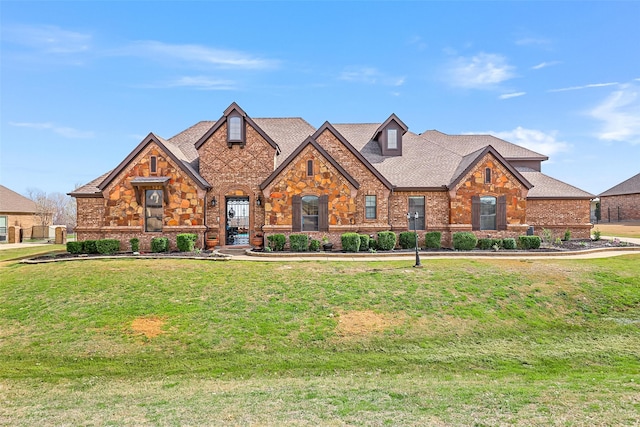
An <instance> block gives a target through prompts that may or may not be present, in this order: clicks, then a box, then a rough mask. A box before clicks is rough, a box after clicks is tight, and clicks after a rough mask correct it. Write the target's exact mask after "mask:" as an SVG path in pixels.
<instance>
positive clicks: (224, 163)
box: [198, 123, 276, 241]
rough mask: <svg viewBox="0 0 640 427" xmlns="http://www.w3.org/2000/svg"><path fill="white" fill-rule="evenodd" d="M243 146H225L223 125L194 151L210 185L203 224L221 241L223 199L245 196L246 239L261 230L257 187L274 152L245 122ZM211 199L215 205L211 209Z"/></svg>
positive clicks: (262, 220)
mask: <svg viewBox="0 0 640 427" xmlns="http://www.w3.org/2000/svg"><path fill="white" fill-rule="evenodd" d="M245 135H246V144H245V146H244V147H243V148H241V147H240V146H239V145H233V146H231V147H228V146H227V124H226V123H224V124H223V125H222V126H220V128H218V129H217V130H216V132H215V133H214V134H213V135H211V137H210V138H209V139H208V140H207V141H206V142H205V143H204V144H202V146H201V147H200V148H199V149H198V155H199V156H200V175H201V176H202V177H203V178H204V179H205V180H207V182H208V183H210V184H211V186H212V187H211V189H210V190H209V192H208V193H207V204H208V206H207V209H206V225H207V228H208V230H209V233H210V234H213V233H216V234H219V238H220V240H221V241H223V235H224V233H223V230H225V227H226V222H225V221H226V215H225V208H226V206H225V197H226V196H247V197H249V207H250V210H249V215H250V219H249V234H250V236H249V237H253V236H254V234H255V233H257V232H261V231H262V226H263V225H264V223H265V217H264V205H265V203H264V200H263V203H262V205H261V206H258V205H257V203H256V200H257V198H258V196H259V195H260V196H261V195H262V191H261V190H260V184H261V183H262V182H263V181H264V180H265V179H266V178H267V177H268V176H269V175H270V174H271V173H272V172H273V166H274V158H275V155H276V150H275V148H273V147H272V146H271V145H270V144H269V143H268V142H267V141H266V140H265V139H264V138H263V137H262V136H261V135H260V134H259V133H258V132H257V131H256V129H254V128H253V127H252V126H251V125H250V124H249V123H246V134H245ZM213 197H215V198H216V201H217V204H216V206H211V204H210V201H211V200H212V198H213Z"/></svg>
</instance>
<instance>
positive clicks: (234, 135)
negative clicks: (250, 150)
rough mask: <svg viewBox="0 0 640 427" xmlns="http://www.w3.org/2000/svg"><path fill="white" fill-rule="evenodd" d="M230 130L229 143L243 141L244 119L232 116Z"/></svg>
mask: <svg viewBox="0 0 640 427" xmlns="http://www.w3.org/2000/svg"><path fill="white" fill-rule="evenodd" d="M228 122H229V129H228V135H227V137H228V140H229V141H236V142H237V141H242V117H240V116H231V117H229V121H228Z"/></svg>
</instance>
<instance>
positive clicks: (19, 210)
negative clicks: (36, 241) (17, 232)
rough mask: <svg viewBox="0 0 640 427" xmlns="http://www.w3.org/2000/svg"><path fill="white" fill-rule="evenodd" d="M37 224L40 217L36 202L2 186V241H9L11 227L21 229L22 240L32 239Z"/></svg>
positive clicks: (0, 215)
mask: <svg viewBox="0 0 640 427" xmlns="http://www.w3.org/2000/svg"><path fill="white" fill-rule="evenodd" d="M36 224H38V217H37V207H36V204H35V202H34V201H33V200H30V199H28V198H26V197H24V196H21V195H20V194H18V193H16V192H15V191H12V190H9V189H8V188H7V187H5V186H3V185H0V241H1V242H6V241H7V240H8V239H7V234H8V232H9V227H18V228H20V229H21V230H22V238H23V239H30V238H31V230H32V229H33V226H34V225H36ZM18 240H19V239H18Z"/></svg>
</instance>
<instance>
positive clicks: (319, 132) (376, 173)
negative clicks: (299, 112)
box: [311, 122, 393, 190]
mask: <svg viewBox="0 0 640 427" xmlns="http://www.w3.org/2000/svg"><path fill="white" fill-rule="evenodd" d="M324 131H329V132H331V133H332V134H333V135H334V136H335V137H336V138H337V139H338V141H340V143H342V145H344V146H345V147H346V148H347V150H349V151H350V152H351V153H352V154H353V155H354V156H355V157H356V158H357V159H358V160H359V161H360V162H361V163H362V164H363V165H364V166H365V167H366V168H367V169H368V170H369V171H370V172H371V173H372V174H373V175H374V176H375V177H376V178H378V180H380V182H382V183H383V184H384V186H385V187H387V188H388V189H390V190H391V189H392V188H393V184H391V182H389V180H388V179H387V178H385V177H384V175H382V174H381V173H380V172H379V171H378V170H377V169H376V168H374V167H373V165H371V163H370V162H369V160H367V159H366V158H365V157H364V156H363V155H362V154H361V153H360V152H359V151H358V150H356V149H355V148H354V147H353V145H351V144H350V143H349V141H347V140H346V139H345V137H344V136H342V134H340V132H338V130H337V129H336V128H334V127H333V126H332V125H331V123H329V122H324V124H323V125H322V126H320V127H319V128H318V130H317V131H316V132H315V133H314V134H313V135H312V136H311V137H312V138H313V139H316V138H318V137H319V136H320V135H322V133H323V132H324Z"/></svg>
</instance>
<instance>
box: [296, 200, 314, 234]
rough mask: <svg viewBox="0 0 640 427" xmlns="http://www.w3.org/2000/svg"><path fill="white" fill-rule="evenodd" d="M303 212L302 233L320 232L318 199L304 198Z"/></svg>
mask: <svg viewBox="0 0 640 427" xmlns="http://www.w3.org/2000/svg"><path fill="white" fill-rule="evenodd" d="M300 208H301V210H302V215H301V216H302V231H318V197H317V196H304V197H303V198H302V203H301V206H300Z"/></svg>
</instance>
